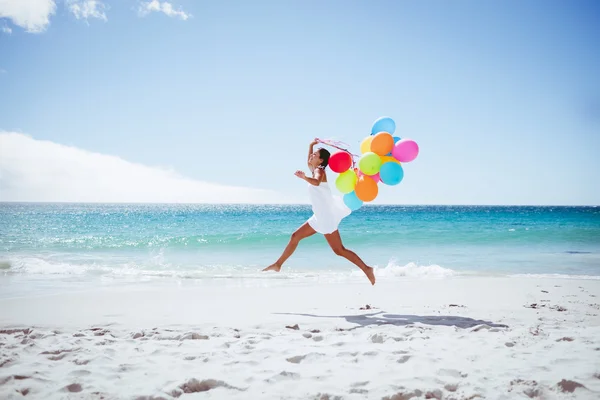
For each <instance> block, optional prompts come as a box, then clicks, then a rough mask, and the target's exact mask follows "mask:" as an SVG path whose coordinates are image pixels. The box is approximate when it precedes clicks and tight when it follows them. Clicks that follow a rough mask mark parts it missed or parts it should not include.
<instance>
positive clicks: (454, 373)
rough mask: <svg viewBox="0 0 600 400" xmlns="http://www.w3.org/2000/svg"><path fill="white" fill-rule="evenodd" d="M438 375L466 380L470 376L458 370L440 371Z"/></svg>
mask: <svg viewBox="0 0 600 400" xmlns="http://www.w3.org/2000/svg"><path fill="white" fill-rule="evenodd" d="M438 375H444V376H451V377H453V378H466V377H467V376H468V374H466V373H463V372H460V371H458V370H456V369H440V370H438Z"/></svg>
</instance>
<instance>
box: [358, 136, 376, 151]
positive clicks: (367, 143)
mask: <svg viewBox="0 0 600 400" xmlns="http://www.w3.org/2000/svg"><path fill="white" fill-rule="evenodd" d="M372 141H373V136H367V137H366V138H365V139H364V140H363V141H362V142H361V144H360V152H361V153H362V154H365V153H368V152H369V151H371V142H372Z"/></svg>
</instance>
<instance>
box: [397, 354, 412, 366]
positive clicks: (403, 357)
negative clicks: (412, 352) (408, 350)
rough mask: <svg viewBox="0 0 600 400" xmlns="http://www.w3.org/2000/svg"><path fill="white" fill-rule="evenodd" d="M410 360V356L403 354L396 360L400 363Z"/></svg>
mask: <svg viewBox="0 0 600 400" xmlns="http://www.w3.org/2000/svg"><path fill="white" fill-rule="evenodd" d="M408 360H410V356H402V357H400V358H399V359H398V361H396V362H397V363H398V364H404V363H405V362H407V361H408Z"/></svg>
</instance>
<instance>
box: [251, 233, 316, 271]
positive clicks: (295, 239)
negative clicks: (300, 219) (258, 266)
mask: <svg viewBox="0 0 600 400" xmlns="http://www.w3.org/2000/svg"><path fill="white" fill-rule="evenodd" d="M315 233H317V232H316V231H315V230H314V229H313V228H312V227H311V226H310V225H309V224H308V222H305V223H304V224H303V225H302V226H301V227H300V228H298V229H297V230H296V232H294V233H292V237H291V238H290V242H289V243H288V244H287V246H286V247H285V250H283V254H281V257H279V259H278V260H277V261H275V264H271V265H269V266H268V267H267V268H265V269H263V271H277V272H279V270H280V269H281V266H282V265H283V263H284V262H285V260H287V259H288V258H290V256H291V255H292V254H293V253H294V251H295V250H296V247H298V243H300V241H301V240H302V239H306V238H307V237H309V236H312V235H314V234H315Z"/></svg>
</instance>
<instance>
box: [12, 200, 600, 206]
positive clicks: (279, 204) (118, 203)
mask: <svg viewBox="0 0 600 400" xmlns="http://www.w3.org/2000/svg"><path fill="white" fill-rule="evenodd" d="M0 204H81V205H92V204H94V205H101V204H103V205H205V206H308V207H310V203H200V202H198V203H185V202H182V203H178V202H168V203H165V202H102V201H98V202H90V201H3V200H0ZM380 206H401V207H592V208H594V207H600V204H466V203H465V204H443V203H438V204H422V203H410V204H401V203H379V204H364V205H363V206H362V207H380ZM362 207H361V208H362Z"/></svg>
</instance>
